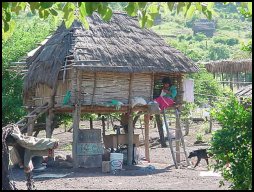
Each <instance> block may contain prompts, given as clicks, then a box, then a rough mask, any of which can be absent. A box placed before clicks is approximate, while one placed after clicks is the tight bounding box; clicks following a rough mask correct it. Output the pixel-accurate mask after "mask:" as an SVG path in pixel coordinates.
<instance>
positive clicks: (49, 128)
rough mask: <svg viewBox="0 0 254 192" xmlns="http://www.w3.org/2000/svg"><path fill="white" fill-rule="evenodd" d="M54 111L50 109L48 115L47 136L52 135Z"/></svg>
mask: <svg viewBox="0 0 254 192" xmlns="http://www.w3.org/2000/svg"><path fill="white" fill-rule="evenodd" d="M52 124H53V112H52V109H49V110H48V112H47V116H46V138H51V137H52V129H53V127H52Z"/></svg>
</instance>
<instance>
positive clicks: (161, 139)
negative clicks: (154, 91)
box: [155, 114, 167, 147]
mask: <svg viewBox="0 0 254 192" xmlns="http://www.w3.org/2000/svg"><path fill="white" fill-rule="evenodd" d="M155 120H156V122H157V127H158V131H159V136H160V143H161V147H167V144H166V141H165V137H164V132H163V124H162V119H161V116H160V114H156V115H155Z"/></svg>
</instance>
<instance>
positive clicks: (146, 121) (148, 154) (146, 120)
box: [144, 114, 150, 162]
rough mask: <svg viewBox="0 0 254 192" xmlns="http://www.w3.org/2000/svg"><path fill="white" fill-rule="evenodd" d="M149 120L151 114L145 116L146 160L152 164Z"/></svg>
mask: <svg viewBox="0 0 254 192" xmlns="http://www.w3.org/2000/svg"><path fill="white" fill-rule="evenodd" d="M149 120H150V114H145V115H144V121H145V158H146V160H147V161H148V162H150V151H149Z"/></svg>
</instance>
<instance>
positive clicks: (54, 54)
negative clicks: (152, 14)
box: [24, 13, 198, 93]
mask: <svg viewBox="0 0 254 192" xmlns="http://www.w3.org/2000/svg"><path fill="white" fill-rule="evenodd" d="M87 19H88V22H89V26H90V29H89V30H85V29H84V27H83V26H82V24H81V23H80V22H78V21H75V22H74V23H73V25H72V27H71V28H70V29H68V30H67V29H65V27H64V25H61V27H60V28H59V29H58V30H57V31H56V33H55V34H54V35H52V37H51V38H50V39H49V40H48V42H46V44H45V45H43V46H42V47H41V48H40V49H38V50H37V51H36V53H35V54H34V55H33V56H32V57H30V58H28V60H27V63H28V65H29V66H30V68H29V71H28V75H27V76H26V77H25V83H24V92H25V93H26V92H28V89H30V88H31V87H33V86H35V85H36V84H39V83H42V84H46V85H48V86H49V87H51V88H52V87H54V86H55V85H56V82H57V78H58V74H59V71H60V69H61V67H62V66H63V65H64V60H65V57H66V56H67V55H70V54H73V56H74V59H72V61H70V62H69V63H72V64H73V65H82V64H84V65H88V66H84V67H79V68H80V69H84V70H88V71H108V72H126V73H129V72H151V73H152V72H182V73H188V72H197V71H198V67H197V66H196V65H194V63H193V61H191V60H190V59H188V58H187V57H186V56H184V55H183V54H182V53H181V52H180V51H178V50H176V49H174V48H172V47H170V46H169V45H167V44H166V43H165V41H164V40H163V39H162V38H161V37H160V36H158V35H157V34H156V33H155V32H153V31H151V30H148V29H141V28H140V27H139V23H138V21H137V19H134V18H132V17H129V16H127V15H126V14H121V13H115V14H113V16H112V18H111V20H110V21H109V22H105V21H102V19H101V18H100V17H99V15H98V14H97V13H94V14H93V15H92V16H91V17H89V18H87ZM89 60H90V61H91V60H92V61H91V62H89ZM94 60H99V61H97V62H93V61H94ZM78 61H79V62H78ZM80 61H84V62H80ZM85 61H87V62H85ZM148 66H149V67H148Z"/></svg>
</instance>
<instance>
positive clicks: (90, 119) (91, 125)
mask: <svg viewBox="0 0 254 192" xmlns="http://www.w3.org/2000/svg"><path fill="white" fill-rule="evenodd" d="M89 121H90V129H93V118H92V117H90V118H89Z"/></svg>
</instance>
